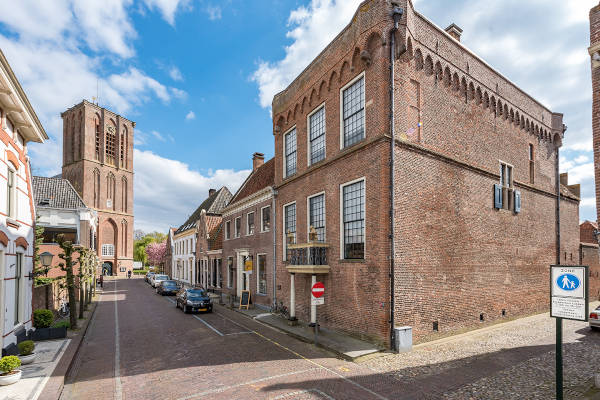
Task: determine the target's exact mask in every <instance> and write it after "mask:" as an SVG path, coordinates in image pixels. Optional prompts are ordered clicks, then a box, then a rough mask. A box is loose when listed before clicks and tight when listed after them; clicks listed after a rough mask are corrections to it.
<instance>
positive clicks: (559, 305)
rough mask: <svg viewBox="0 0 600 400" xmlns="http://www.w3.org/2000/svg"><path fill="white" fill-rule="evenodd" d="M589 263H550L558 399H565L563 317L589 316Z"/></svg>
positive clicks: (578, 317)
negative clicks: (582, 264) (554, 321)
mask: <svg viewBox="0 0 600 400" xmlns="http://www.w3.org/2000/svg"><path fill="white" fill-rule="evenodd" d="M588 273H589V271H588V267H587V266H581V265H551V266H550V316H551V317H553V318H556V399H557V400H562V399H563V359H562V320H563V319H571V320H575V321H587V320H588V311H589V310H588V307H589V289H588Z"/></svg>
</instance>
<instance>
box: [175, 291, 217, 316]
mask: <svg viewBox="0 0 600 400" xmlns="http://www.w3.org/2000/svg"><path fill="white" fill-rule="evenodd" d="M175 306H176V307H177V308H179V307H181V310H182V311H183V312H184V313H187V312H189V311H206V312H212V307H213V305H212V300H211V299H210V297H209V296H208V293H206V290H204V289H202V288H191V289H182V290H180V291H179V293H177V299H176V301H175Z"/></svg>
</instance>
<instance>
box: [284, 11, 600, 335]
mask: <svg viewBox="0 0 600 400" xmlns="http://www.w3.org/2000/svg"><path fill="white" fill-rule="evenodd" d="M461 32H462V31H461V30H460V28H458V27H457V26H456V25H451V26H449V27H448V28H447V29H446V30H443V29H440V28H439V27H437V26H436V25H435V24H433V23H432V22H431V21H429V20H428V19H427V18H426V17H424V16H423V15H421V14H419V13H418V12H417V11H415V10H414V8H413V5H412V3H411V2H410V1H408V0H401V1H392V2H390V1H389V0H368V1H364V2H363V3H361V5H360V6H359V8H358V10H357V11H356V13H355V15H354V17H353V18H352V21H351V22H350V23H349V24H348V25H347V26H346V27H345V28H344V30H343V31H342V32H340V33H339V34H338V36H337V37H336V38H335V39H334V40H333V41H332V42H331V43H330V44H329V45H328V46H327V47H326V48H325V49H324V50H323V51H322V52H321V53H320V54H319V55H318V56H317V58H316V59H315V60H314V61H312V62H311V63H310V65H309V66H308V67H306V69H305V70H304V71H303V72H302V73H301V74H300V75H299V76H298V77H297V78H296V79H295V80H294V81H293V82H292V83H291V84H290V85H289V86H288V87H287V88H286V89H285V90H284V91H282V92H281V93H279V94H277V95H276V96H275V98H274V100H273V104H272V111H273V134H274V137H275V160H274V163H275V165H274V167H275V188H276V190H277V192H278V193H277V204H278V205H277V207H278V212H277V217H276V224H277V227H278V232H279V233H278V235H277V243H276V245H277V249H276V252H277V254H278V257H277V281H278V282H277V283H278V285H279V284H281V292H278V294H277V296H278V298H282V299H285V301H286V302H288V303H290V300H291V298H292V297H293V296H294V294H295V310H292V311H293V312H294V311H295V314H296V315H297V316H298V318H299V319H302V320H309V318H310V313H311V306H310V295H309V293H310V291H309V288H310V286H311V283H312V282H313V281H314V280H315V279H318V280H320V281H322V282H323V283H324V284H325V287H326V294H325V304H324V305H322V306H319V309H318V312H319V322H320V323H321V324H323V325H324V326H328V327H333V328H337V329H341V330H345V331H348V332H350V333H354V334H358V335H360V336H362V337H365V338H370V339H372V340H378V341H382V342H386V343H388V344H390V341H391V340H392V331H393V330H392V327H394V326H404V325H407V326H411V327H412V328H413V334H414V337H415V339H416V340H417V341H420V340H424V339H426V338H428V337H432V336H436V335H438V334H440V333H444V334H445V333H448V332H452V331H456V330H460V329H464V328H468V327H474V326H477V325H478V324H481V323H482V321H484V322H487V321H491V320H496V319H500V318H502V317H503V316H506V315H508V316H517V315H525V314H528V313H532V312H536V311H541V310H544V309H547V307H548V271H549V265H550V264H552V263H555V262H557V261H558V258H559V257H560V261H561V262H562V263H566V264H575V263H577V262H578V261H579V260H578V252H579V224H578V223H579V221H578V206H579V199H578V195H577V191H578V187H577V186H569V185H568V182H566V176H565V177H563V179H562V181H563V182H562V184H561V182H560V180H559V176H558V149H559V147H560V146H561V142H562V139H563V136H564V131H565V129H566V128H565V126H564V125H563V123H562V114H559V113H555V112H553V111H551V110H549V109H548V108H547V107H545V106H544V105H542V104H541V103H539V102H538V101H537V100H535V99H534V98H533V97H531V96H530V95H529V94H527V93H525V92H524V91H523V90H521V89H520V88H519V87H517V86H516V85H515V84H514V83H512V82H511V81H510V80H508V79H507V78H506V77H504V76H503V75H501V74H500V73H499V72H498V71H496V70H495V69H493V68H492V67H491V66H489V65H488V64H487V63H485V61H483V60H482V59H481V58H479V57H478V56H477V55H476V54H474V53H473V52H472V51H470V50H469V49H468V48H467V47H465V46H464V45H463V44H462V43H461V42H460V34H461ZM599 36H600V35H599ZM390 66H392V68H390ZM559 188H560V189H559ZM559 190H560V194H561V196H558V193H557V192H558V191H559ZM559 197H560V199H561V200H560V201H558V200H557V199H558V198H559ZM599 203H600V202H599ZM559 205H560V213H559V212H558V206H559ZM557 215H560V218H557ZM558 228H559V229H560V239H559V236H558V235H557V230H558ZM311 230H312V231H313V232H316V235H317V236H316V237H315V236H312V235H311V236H312V237H311V239H313V240H312V241H309V233H310V231H311ZM315 239H316V240H315ZM559 240H560V242H559ZM323 249H326V250H323ZM313 275H316V276H315V277H313ZM292 286H295V291H294V290H291V287H292ZM292 303H293V302H292Z"/></svg>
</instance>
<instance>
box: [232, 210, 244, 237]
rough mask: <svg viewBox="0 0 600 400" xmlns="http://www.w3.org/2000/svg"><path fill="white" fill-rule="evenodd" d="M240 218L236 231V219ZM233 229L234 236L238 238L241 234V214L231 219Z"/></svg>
mask: <svg viewBox="0 0 600 400" xmlns="http://www.w3.org/2000/svg"><path fill="white" fill-rule="evenodd" d="M238 219H239V220H240V229H239V231H238V224H237V220H238ZM233 221H234V222H233V231H234V238H236V239H237V238H239V237H241V236H242V216H241V215H240V216H239V217H236V218H234V219H233Z"/></svg>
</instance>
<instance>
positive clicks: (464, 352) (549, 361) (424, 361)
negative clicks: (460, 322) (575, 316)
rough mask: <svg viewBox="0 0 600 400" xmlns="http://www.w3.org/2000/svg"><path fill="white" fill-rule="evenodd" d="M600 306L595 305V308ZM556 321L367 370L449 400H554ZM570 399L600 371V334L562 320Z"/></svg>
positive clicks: (419, 352)
mask: <svg viewBox="0 0 600 400" xmlns="http://www.w3.org/2000/svg"><path fill="white" fill-rule="evenodd" d="M595 304H596V303H595ZM554 343H555V320H554V319H551V318H550V317H549V316H548V314H540V315H534V316H531V317H528V318H522V319H518V320H515V321H511V322H508V323H504V324H501V325H497V326H492V327H489V328H486V329H482V330H480V331H477V332H471V333H466V334H463V335H458V336H456V337H450V338H448V339H442V340H439V341H436V342H431V343H425V344H423V345H420V346H416V347H415V349H414V350H413V351H412V352H411V353H405V354H393V355H386V356H384V357H380V358H377V359H373V360H370V361H368V362H366V363H364V365H366V366H369V367H370V368H371V369H372V370H373V371H376V372H378V373H386V374H390V375H393V376H394V377H396V378H397V379H398V380H400V381H401V382H403V383H404V384H406V385H415V390H416V391H418V390H420V389H421V390H427V391H429V392H431V391H432V390H435V389H433V388H439V389H438V395H439V397H440V398H441V397H444V398H447V399H551V398H554V396H555V392H554V391H555V386H554V382H555V381H554V380H555V375H554V372H555V370H554V369H555V363H554ZM563 357H564V384H565V398H566V399H571V398H581V394H582V393H584V392H585V391H587V389H589V387H590V386H591V385H592V383H593V382H592V379H593V374H594V373H596V372H600V368H599V367H598V358H599V357H600V333H598V332H593V331H591V330H590V328H589V327H588V326H587V323H584V322H575V321H566V320H565V321H563Z"/></svg>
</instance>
